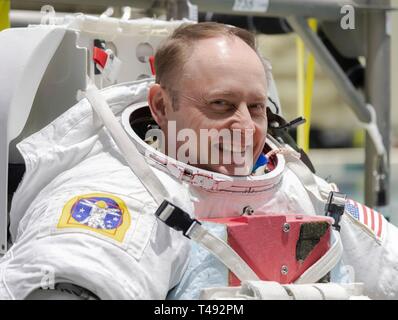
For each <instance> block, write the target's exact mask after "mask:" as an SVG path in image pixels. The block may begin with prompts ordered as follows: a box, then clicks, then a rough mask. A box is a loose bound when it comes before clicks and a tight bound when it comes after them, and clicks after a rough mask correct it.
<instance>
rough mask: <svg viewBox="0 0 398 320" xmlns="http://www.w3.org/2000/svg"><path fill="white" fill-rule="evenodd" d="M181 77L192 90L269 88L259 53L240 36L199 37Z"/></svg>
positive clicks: (258, 89) (257, 90) (183, 82)
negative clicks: (201, 38) (200, 38)
mask: <svg viewBox="0 0 398 320" xmlns="http://www.w3.org/2000/svg"><path fill="white" fill-rule="evenodd" d="M180 80H182V81H181V82H180V83H181V84H182V85H183V86H189V87H190V89H191V90H195V89H196V90H202V91H203V90H210V89H220V90H227V91H238V92H239V91H252V92H257V93H258V92H265V91H266V75H265V70H264V66H263V64H262V62H261V60H260V58H259V56H258V55H257V53H256V52H255V51H254V50H253V49H252V48H251V47H250V46H249V45H247V44H246V43H245V42H244V41H243V40H241V39H239V38H237V37H219V38H210V39H203V40H199V41H197V42H196V44H195V46H194V47H193V49H192V53H191V55H190V58H189V59H188V61H187V62H186V64H185V66H184V68H183V72H182V77H181V79H180Z"/></svg>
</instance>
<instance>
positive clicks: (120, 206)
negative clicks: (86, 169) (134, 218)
mask: <svg viewBox="0 0 398 320" xmlns="http://www.w3.org/2000/svg"><path fill="white" fill-rule="evenodd" d="M130 222H131V220H130V213H129V211H128V209H127V206H126V204H125V203H124V201H123V200H122V199H120V198H118V197H115V196H113V195H109V194H102V193H92V194H86V195H81V196H77V197H74V198H72V199H70V200H69V201H68V202H67V203H66V205H65V207H64V208H63V210H62V215H61V218H60V220H59V222H58V225H57V228H59V229H63V228H80V229H87V230H91V231H94V232H97V233H100V234H102V235H105V236H108V237H110V238H112V239H115V240H117V241H120V242H122V241H123V239H124V236H125V234H126V232H127V230H128V229H129V227H130Z"/></svg>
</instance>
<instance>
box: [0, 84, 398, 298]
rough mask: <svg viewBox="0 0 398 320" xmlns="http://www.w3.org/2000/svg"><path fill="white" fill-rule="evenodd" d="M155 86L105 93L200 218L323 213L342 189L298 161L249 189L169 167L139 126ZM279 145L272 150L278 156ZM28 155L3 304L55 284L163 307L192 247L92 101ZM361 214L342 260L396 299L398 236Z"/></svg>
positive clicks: (346, 223) (3, 267) (4, 271)
mask: <svg viewBox="0 0 398 320" xmlns="http://www.w3.org/2000/svg"><path fill="white" fill-rule="evenodd" d="M148 84H149V81H140V82H135V83H131V84H128V85H126V84H124V85H117V86H114V87H110V88H107V89H104V90H102V93H103V96H104V97H105V98H106V100H107V101H108V103H109V105H110V107H111V108H112V111H113V112H114V114H115V115H116V116H117V117H119V118H122V122H123V124H124V127H125V128H126V130H127V131H128V133H129V134H130V136H131V137H132V139H133V141H134V142H135V144H136V145H137V147H138V149H139V150H140V152H141V153H143V154H145V156H146V159H147V161H148V163H149V164H150V165H151V168H152V170H153V172H154V173H155V174H156V176H157V177H158V178H159V179H160V181H161V182H162V184H163V185H164V186H165V187H166V188H167V190H170V191H171V194H172V197H173V198H172V200H173V202H174V203H175V204H176V205H178V206H179V207H180V208H182V209H184V210H185V211H187V212H194V213H195V215H196V217H197V218H208V217H230V216H239V215H241V214H243V213H244V212H245V208H247V207H250V208H251V209H252V210H253V213H254V214H262V215H264V214H265V215H266V214H273V213H278V214H298V213H299V214H306V215H316V214H324V202H322V201H321V200H322V199H324V197H325V196H326V197H327V194H328V192H329V191H330V190H332V188H331V186H330V185H329V184H328V183H326V182H325V181H323V180H322V179H320V178H318V177H316V176H314V175H312V174H308V171H306V172H304V171H305V169H303V168H305V166H300V165H299V164H298V163H299V161H297V159H292V157H293V156H291V155H289V154H287V155H283V154H277V155H276V156H275V157H276V159H277V161H276V166H275V168H274V169H273V170H272V171H271V172H269V173H267V174H263V175H258V176H257V175H256V176H248V177H239V178H238V177H233V178H232V177H228V176H225V175H222V174H217V173H213V172H209V171H205V170H200V169H197V168H194V167H189V166H187V165H184V164H181V163H179V164H178V163H177V166H173V165H167V157H166V156H165V155H159V153H156V151H155V150H154V149H153V148H152V147H151V146H149V145H147V144H146V143H145V142H144V141H143V140H141V139H140V138H139V137H138V135H137V134H136V133H135V132H134V131H133V130H132V129H131V127H130V125H129V123H131V117H132V116H136V117H138V118H139V117H140V116H141V117H143V118H145V116H146V115H145V113H144V114H143V113H142V112H136V113H134V111H136V110H141V111H142V110H143V109H142V108H141V107H142V104H137V103H139V102H142V101H145V99H146V94H147V88H148ZM122 113H123V116H121V115H122ZM276 143H277V142H276V141H274V140H272V139H271V140H268V141H267V144H268V146H269V147H270V148H271V149H275V148H277V145H276ZM18 148H19V150H20V152H21V154H22V155H23V157H24V159H25V163H26V173H25V176H24V178H23V181H22V182H21V184H20V186H19V188H18V190H17V192H16V193H15V195H14V198H13V203H12V208H11V213H10V218H11V224H10V232H11V236H12V240H13V243H14V244H13V246H12V247H11V249H10V250H9V251H8V253H7V254H6V255H5V256H4V257H3V258H2V259H1V260H0V297H1V298H2V299H23V298H25V297H26V296H28V295H29V294H30V293H31V292H32V291H34V290H36V289H38V288H40V287H42V286H43V284H51V283H73V284H76V285H78V286H81V287H83V288H86V289H87V290H90V291H91V292H92V293H93V294H95V295H96V296H98V297H99V298H101V299H164V298H165V297H166V296H167V294H168V292H169V291H170V290H171V289H172V288H174V287H176V286H177V285H178V284H179V282H180V281H181V279H182V278H183V275H184V272H185V271H186V270H187V268H188V264H189V262H190V259H189V255H190V249H191V248H190V247H191V242H190V241H189V240H188V239H187V238H185V237H183V235H182V234H181V233H179V232H177V231H175V230H173V229H171V228H169V227H168V226H166V225H165V224H163V223H162V222H160V221H159V220H157V219H156V217H155V215H154V212H155V211H156V209H157V204H156V202H155V201H154V200H153V199H152V197H151V195H150V194H149V193H148V192H147V190H146V189H145V188H144V186H143V185H142V183H141V181H140V180H139V179H138V178H137V177H136V176H135V175H134V174H133V173H132V171H131V170H130V168H129V167H128V166H127V164H126V162H125V160H124V158H123V155H122V154H121V153H120V151H119V149H118V148H117V147H116V145H115V143H114V141H113V140H112V138H111V137H110V136H109V134H108V131H107V129H106V128H104V127H103V126H102V123H101V121H100V119H99V118H98V117H97V116H96V114H95V113H94V112H93V110H92V108H91V106H90V104H89V103H88V102H87V100H86V99H83V100H81V101H80V102H79V103H78V104H77V105H75V106H74V107H72V108H71V109H70V110H68V111H67V112H66V113H64V114H63V115H62V116H60V117H59V118H58V119H56V120H55V121H54V122H52V123H51V124H49V125H48V126H47V127H45V128H44V129H42V130H41V131H39V132H37V133H35V134H34V135H32V136H30V137H29V138H27V139H25V140H24V141H23V142H22V143H20V144H19V146H18ZM156 154H157V155H158V157H157V156H156ZM293 158H294V157H293ZM171 162H172V161H171ZM174 163H175V162H174ZM187 169H188V170H187ZM301 170H304V171H301ZM303 180H304V181H303ZM350 206H351V207H350ZM357 206H358V204H356V203H354V202H352V203H351V202H350V203H348V204H347V205H346V213H345V214H344V215H343V216H342V220H341V222H340V225H341V239H342V243H343V246H344V254H343V259H342V261H343V262H344V264H346V265H350V266H352V267H353V268H354V270H355V281H357V282H364V283H365V294H366V295H368V296H370V297H371V298H395V299H396V298H398V280H397V279H398V276H397V275H398V274H397V273H398V272H397V268H396V266H397V264H398V247H397V246H396V245H395V244H396V243H398V230H397V229H396V228H395V227H394V226H393V225H391V224H389V223H388V222H387V221H386V220H385V219H384V218H383V217H382V216H381V215H379V214H378V213H376V212H374V211H371V210H370V209H367V208H366V207H362V206H360V207H359V208H358V207H357ZM191 261H192V259H191ZM51 277H52V279H50V280H49V278H51ZM43 279H44V280H43ZM187 288H189V286H186V289H187ZM178 296H179V297H184V295H181V294H180V295H178Z"/></svg>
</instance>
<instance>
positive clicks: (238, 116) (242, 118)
mask: <svg viewBox="0 0 398 320" xmlns="http://www.w3.org/2000/svg"><path fill="white" fill-rule="evenodd" d="M231 129H233V130H242V131H243V132H242V135H244V131H245V130H249V131H250V130H251V131H252V132H254V130H255V125H254V121H253V119H252V116H251V114H250V111H249V107H248V106H247V104H246V103H244V102H242V103H241V104H240V105H239V107H238V109H237V110H236V113H235V119H234V122H233V124H232V125H231Z"/></svg>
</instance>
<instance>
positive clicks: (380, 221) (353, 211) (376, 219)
mask: <svg viewBox="0 0 398 320" xmlns="http://www.w3.org/2000/svg"><path fill="white" fill-rule="evenodd" d="M345 212H346V213H348V214H349V215H350V216H351V217H353V218H354V219H356V220H358V221H359V222H360V223H362V224H363V225H365V226H366V227H367V228H368V229H369V230H370V231H371V232H372V233H373V234H374V236H375V237H376V238H377V239H379V240H382V239H384V234H385V232H386V228H387V221H386V220H385V218H384V217H383V215H381V214H380V213H379V212H377V211H375V210H373V209H370V208H368V207H367V206H365V205H363V204H360V203H358V202H356V201H354V200H351V199H347V201H346V204H345Z"/></svg>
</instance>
